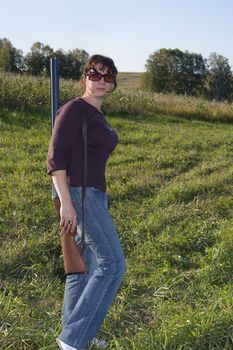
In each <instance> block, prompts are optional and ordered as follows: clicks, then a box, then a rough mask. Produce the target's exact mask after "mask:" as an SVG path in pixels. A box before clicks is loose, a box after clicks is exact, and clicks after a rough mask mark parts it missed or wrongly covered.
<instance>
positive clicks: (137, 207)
mask: <svg viewBox="0 0 233 350" xmlns="http://www.w3.org/2000/svg"><path fill="white" fill-rule="evenodd" d="M23 79H25V80H23ZM0 80H1V83H2V84H1V85H0V86H2V88H1V87H0V103H1V107H0V130H1V135H0V191H1V206H0V240H1V241H0V243H1V244H0V276H1V279H0V293H1V294H0V348H1V350H46V349H47V350H53V349H54V350H56V345H55V344H54V339H55V337H56V336H57V335H58V334H59V331H60V330H61V324H60V313H61V303H62V296H63V287H64V280H65V277H64V271H63V260H62V255H61V248H60V242H59V236H58V223H57V220H56V217H55V214H54V210H53V207H52V202H51V182H50V178H49V176H47V174H46V154H47V147H48V142H49V137H50V119H49V106H48V104H49V102H48V89H49V83H48V81H47V80H46V79H44V78H41V79H37V81H36V80H35V79H33V78H27V79H26V78H23V77H12V76H11V77H10V78H9V77H7V76H6V75H0ZM35 81H36V82H35ZM3 86H4V88H3ZM7 89H8V90H7ZM78 89H80V87H79V86H77V85H76V84H73V83H71V82H61V98H62V100H65V99H66V98H67V99H68V98H70V96H71V95H72V94H75V93H77V91H80V90H78ZM172 101H173V103H172ZM197 106H199V109H198V108H197ZM104 110H105V113H106V116H107V119H108V121H109V123H110V124H111V125H112V126H113V127H114V128H115V130H116V131H117V133H118V135H119V139H120V143H119V145H118V147H117V149H116V151H115V152H114V153H113V154H112V156H111V157H110V160H109V163H108V170H107V176H108V192H109V204H110V213H111V215H112V217H113V220H114V222H115V224H116V226H117V229H118V232H119V235H120V238H121V241H122V245H123V249H124V252H125V255H126V263H127V273H126V276H125V279H124V282H123V283H122V286H121V288H120V291H119V293H118V295H117V297H116V299H115V301H114V303H113V305H112V306H111V308H110V311H109V313H108V315H107V317H106V319H105V321H104V324H103V325H102V327H101V330H100V332H99V337H101V338H103V339H105V340H107V341H109V344H110V346H109V349H112V350H113V349H114V350H116V349H117V350H121V349H122V350H231V349H232V348H233V322H232V321H233V317H232V314H233V312H232V311H233V310H232V291H233V289H232V281H233V279H232V271H233V266H232V265H233V263H232V262H233V243H232V242H233V240H232V233H233V225H232V224H233V210H232V206H233V196H232V193H233V176H232V174H233V165H232V153H233V138H232V134H233V124H232V121H233V107H232V105H231V104H226V103H221V104H218V103H216V102H207V101H204V100H200V99H191V98H186V97H183V98H182V97H180V96H179V97H178V96H163V95H156V94H149V93H143V92H142V91H140V90H138V89H135V90H133V89H129V90H127V89H126V90H124V88H123V87H122V88H120V89H119V90H118V91H116V92H115V93H114V94H113V95H112V96H109V98H108V99H107V101H106V103H105V106H104ZM91 349H93V350H94V349H95V347H94V346H92V348H91Z"/></svg>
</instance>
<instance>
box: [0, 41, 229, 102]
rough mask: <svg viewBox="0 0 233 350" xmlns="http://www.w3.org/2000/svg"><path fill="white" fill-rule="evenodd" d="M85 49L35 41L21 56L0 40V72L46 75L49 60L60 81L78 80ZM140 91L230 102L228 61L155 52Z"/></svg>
mask: <svg viewBox="0 0 233 350" xmlns="http://www.w3.org/2000/svg"><path fill="white" fill-rule="evenodd" d="M88 56H89V55H88V53H87V52H86V51H85V50H80V49H77V48H76V49H74V50H70V51H68V52H65V51H64V50H62V49H59V50H57V51H54V50H53V49H52V48H51V47H50V46H49V45H44V44H42V43H41V42H35V43H34V44H33V45H32V47H31V51H30V52H29V53H27V54H26V55H25V56H24V55H23V52H22V50H18V49H16V48H15V47H13V45H12V44H11V42H10V40H8V39H6V38H4V39H0V71H4V72H12V73H22V74H23V73H27V74H30V75H35V76H37V75H44V76H49V70H50V68H49V66H50V58H51V57H57V58H58V59H59V62H60V76H61V77H62V78H65V79H67V78H69V79H79V78H80V75H81V72H82V68H83V65H84V63H85V62H86V60H87V58H88ZM145 68H146V72H145V73H144V74H143V78H142V84H141V86H142V88H143V89H146V90H150V91H155V92H159V93H175V94H184V95H191V96H204V97H205V98H208V99H215V100H220V101H221V100H228V101H232V100H233V74H232V71H231V67H230V65H229V62H228V59H227V58H226V57H224V56H222V55H219V54H217V53H212V54H210V56H209V58H208V59H205V58H203V56H202V55H201V54H197V53H193V52H191V53H190V52H188V51H181V50H179V49H165V48H162V49H159V50H157V51H155V52H154V53H153V54H151V55H150V56H149V58H148V59H147V61H146V65H145Z"/></svg>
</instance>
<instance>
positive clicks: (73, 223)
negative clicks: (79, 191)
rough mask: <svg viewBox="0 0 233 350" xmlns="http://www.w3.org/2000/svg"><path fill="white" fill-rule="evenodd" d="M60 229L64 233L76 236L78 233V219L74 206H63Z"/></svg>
mask: <svg viewBox="0 0 233 350" xmlns="http://www.w3.org/2000/svg"><path fill="white" fill-rule="evenodd" d="M60 216H61V220H60V227H61V229H62V231H63V232H66V233H71V234H72V235H75V234H76V232H77V217H76V212H75V210H74V207H73V205H72V204H69V205H68V204H65V205H64V204H62V203H61V209H60Z"/></svg>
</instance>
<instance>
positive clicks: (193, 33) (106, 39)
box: [0, 0, 233, 72]
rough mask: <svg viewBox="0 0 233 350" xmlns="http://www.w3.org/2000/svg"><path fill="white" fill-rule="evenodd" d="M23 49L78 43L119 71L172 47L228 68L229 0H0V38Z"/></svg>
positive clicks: (232, 13) (231, 41)
mask: <svg viewBox="0 0 233 350" xmlns="http://www.w3.org/2000/svg"><path fill="white" fill-rule="evenodd" d="M4 37H6V38H8V39H9V40H10V41H11V43H12V44H13V46H15V47H16V48H17V49H21V50H23V52H24V54H26V53H27V52H29V51H30V47H31V46H32V44H33V43H34V42H36V41H40V42H42V43H43V44H48V45H49V46H51V47H52V48H53V49H54V50H57V49H59V48H62V49H64V50H66V51H68V50H72V49H75V48H79V49H84V50H86V51H87V52H88V53H89V54H90V55H91V54H94V53H100V54H104V55H107V56H110V57H112V58H113V59H114V61H115V63H116V65H117V67H118V70H119V71H121V72H142V71H144V67H145V63H146V60H147V59H148V57H149V55H150V54H152V53H153V52H155V51H156V50H158V49H160V48H163V47H164V48H172V49H174V48H178V49H180V50H182V51H184V50H188V51H189V52H195V53H200V54H202V56H203V57H204V58H208V56H209V54H210V53H211V52H217V53H218V54H221V55H223V56H225V57H227V58H228V59H229V63H230V65H231V66H232V69H233V1H232V0H219V1H217V0H114V1H112V0H99V1H94V0H57V1H55V0H37V1H35V0H0V38H4Z"/></svg>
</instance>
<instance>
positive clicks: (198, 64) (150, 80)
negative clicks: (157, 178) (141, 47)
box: [143, 48, 207, 95]
mask: <svg viewBox="0 0 233 350" xmlns="http://www.w3.org/2000/svg"><path fill="white" fill-rule="evenodd" d="M206 71H207V68H206V61H205V60H204V59H203V57H202V55H200V54H196V53H189V52H188V51H185V52H182V51H181V50H179V49H164V48H163V49H160V50H158V51H156V52H154V53H153V54H152V55H150V56H149V58H148V60H147V63H146V74H145V75H144V77H143V79H144V86H145V87H147V88H149V89H151V90H154V91H157V92H174V93H177V94H188V95H198V94H200V93H201V92H202V90H203V87H204V80H205V76H206Z"/></svg>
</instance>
